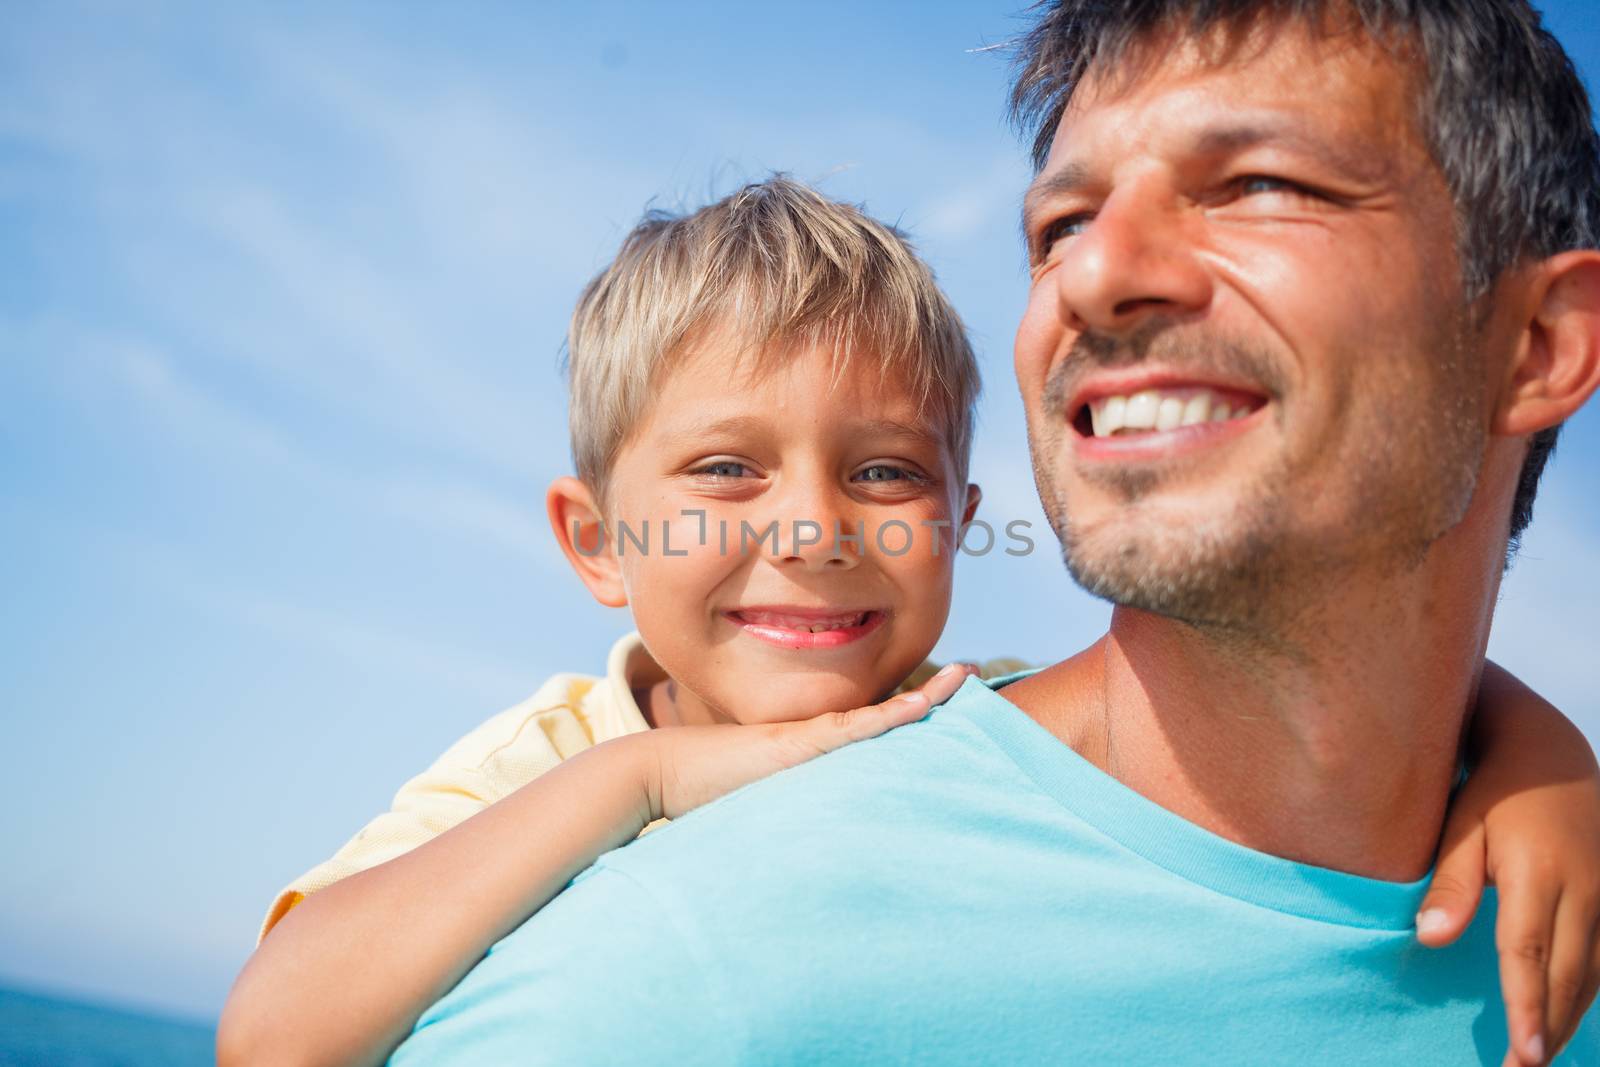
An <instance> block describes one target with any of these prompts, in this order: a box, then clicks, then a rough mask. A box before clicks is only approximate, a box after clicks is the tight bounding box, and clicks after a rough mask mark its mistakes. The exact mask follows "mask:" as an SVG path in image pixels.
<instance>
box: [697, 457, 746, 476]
mask: <svg viewBox="0 0 1600 1067" xmlns="http://www.w3.org/2000/svg"><path fill="white" fill-rule="evenodd" d="M695 473H696V474H707V475H710V476H711V477H713V478H743V477H744V476H745V475H746V474H749V473H750V468H749V467H746V466H745V465H744V464H743V463H735V462H734V461H733V460H731V459H723V460H718V461H717V462H715V463H707V464H706V465H705V466H704V467H701V468H699V469H698V470H696V471H695Z"/></svg>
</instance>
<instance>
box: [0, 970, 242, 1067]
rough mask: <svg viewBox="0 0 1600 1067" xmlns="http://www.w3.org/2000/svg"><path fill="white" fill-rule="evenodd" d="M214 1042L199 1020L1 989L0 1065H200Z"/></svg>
mask: <svg viewBox="0 0 1600 1067" xmlns="http://www.w3.org/2000/svg"><path fill="white" fill-rule="evenodd" d="M215 1043H216V1031H215V1030H214V1029H212V1028H211V1027H209V1026H204V1025H202V1024H199V1023H187V1022H179V1021H176V1020H172V1019H162V1018H158V1017H156V1016H153V1015H143V1014H140V1013H138V1012H136V1011H128V1010H126V1009H122V1008H107V1007H100V1006H97V1005H94V1004H84V1003H78V1002H76V1001H70V1000H57V999H56V998H54V997H48V996H41V995H39V994H36V993H24V992H21V991H19V990H14V989H0V1067H191V1065H193V1067H203V1065H209V1064H211V1063H212V1062H214V1060H213V1050H214V1047H215Z"/></svg>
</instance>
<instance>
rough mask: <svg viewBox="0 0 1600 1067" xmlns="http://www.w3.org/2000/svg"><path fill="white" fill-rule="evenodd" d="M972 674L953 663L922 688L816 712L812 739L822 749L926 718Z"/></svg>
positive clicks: (966, 667) (965, 668) (860, 739)
mask: <svg viewBox="0 0 1600 1067" xmlns="http://www.w3.org/2000/svg"><path fill="white" fill-rule="evenodd" d="M972 673H974V671H973V668H971V667H969V666H968V665H966V664H964V663H952V664H950V665H949V666H947V667H945V668H944V669H943V670H941V671H940V672H939V673H938V674H936V675H934V676H933V677H932V678H930V679H929V680H928V681H926V682H924V683H923V684H922V686H921V688H918V689H913V690H912V691H911V692H909V693H901V694H900V695H899V696H896V697H891V698H890V699H888V700H885V701H884V702H883V703H881V704H874V705H872V706H871V707H866V708H857V709H856V710H854V711H840V712H835V713H834V714H832V715H819V716H818V717H817V718H815V719H812V720H811V722H810V724H808V725H810V726H813V727H814V729H815V731H816V733H817V734H818V736H817V737H816V738H815V742H816V744H817V745H818V747H820V748H821V749H822V751H824V752H826V751H830V750H832V749H835V748H838V747H840V746H841V745H846V744H849V743H850V742H852V741H865V740H866V739H867V738H869V737H877V736H878V735H879V734H881V733H885V732H887V731H889V730H892V729H894V728H895V727H896V726H904V725H905V724H907V723H912V722H916V721H917V720H918V719H921V718H923V717H925V716H926V715H927V714H928V709H929V708H931V707H933V705H935V704H939V703H942V702H944V701H945V700H948V699H949V698H950V697H951V696H953V695H954V694H955V691H956V690H957V689H960V688H961V684H962V683H963V682H964V681H966V679H967V676H968V675H969V674H972Z"/></svg>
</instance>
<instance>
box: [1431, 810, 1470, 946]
mask: <svg viewBox="0 0 1600 1067" xmlns="http://www.w3.org/2000/svg"><path fill="white" fill-rule="evenodd" d="M1470 827H1471V828H1470V829H1468V830H1466V831H1464V832H1461V833H1454V834H1453V833H1451V832H1450V831H1449V830H1446V832H1445V840H1444V842H1443V843H1442V844H1441V845H1440V847H1439V862H1438V864H1437V865H1436V866H1435V868H1434V872H1433V880H1432V881H1431V882H1429V883H1428V893H1427V895H1426V896H1424V897H1423V898H1422V907H1420V908H1418V909H1417V940H1418V941H1420V942H1422V943H1423V944H1424V945H1427V946H1428V947H1429V948H1442V947H1443V946H1445V945H1448V944H1450V943H1451V942H1452V941H1454V940H1455V939H1456V938H1458V937H1460V936H1461V932H1462V931H1463V930H1465V929H1466V928H1467V925H1468V924H1469V923H1471V922H1472V916H1473V914H1474V913H1476V912H1477V910H1478V902H1479V900H1481V899H1482V897H1483V878H1484V873H1483V865H1484V847H1483V824H1482V823H1481V822H1478V821H1477V820H1476V819H1474V820H1472V821H1471V823H1470Z"/></svg>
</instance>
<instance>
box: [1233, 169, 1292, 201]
mask: <svg viewBox="0 0 1600 1067" xmlns="http://www.w3.org/2000/svg"><path fill="white" fill-rule="evenodd" d="M1303 192H1305V190H1304V189H1303V188H1301V187H1300V186H1298V185H1296V184H1295V183H1294V182H1291V181H1285V180H1284V179H1282V178H1272V177H1268V176H1267V175H1264V174H1252V175H1250V176H1249V177H1248V178H1241V179H1239V195H1240V196H1255V195H1257V194H1259V193H1303Z"/></svg>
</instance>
